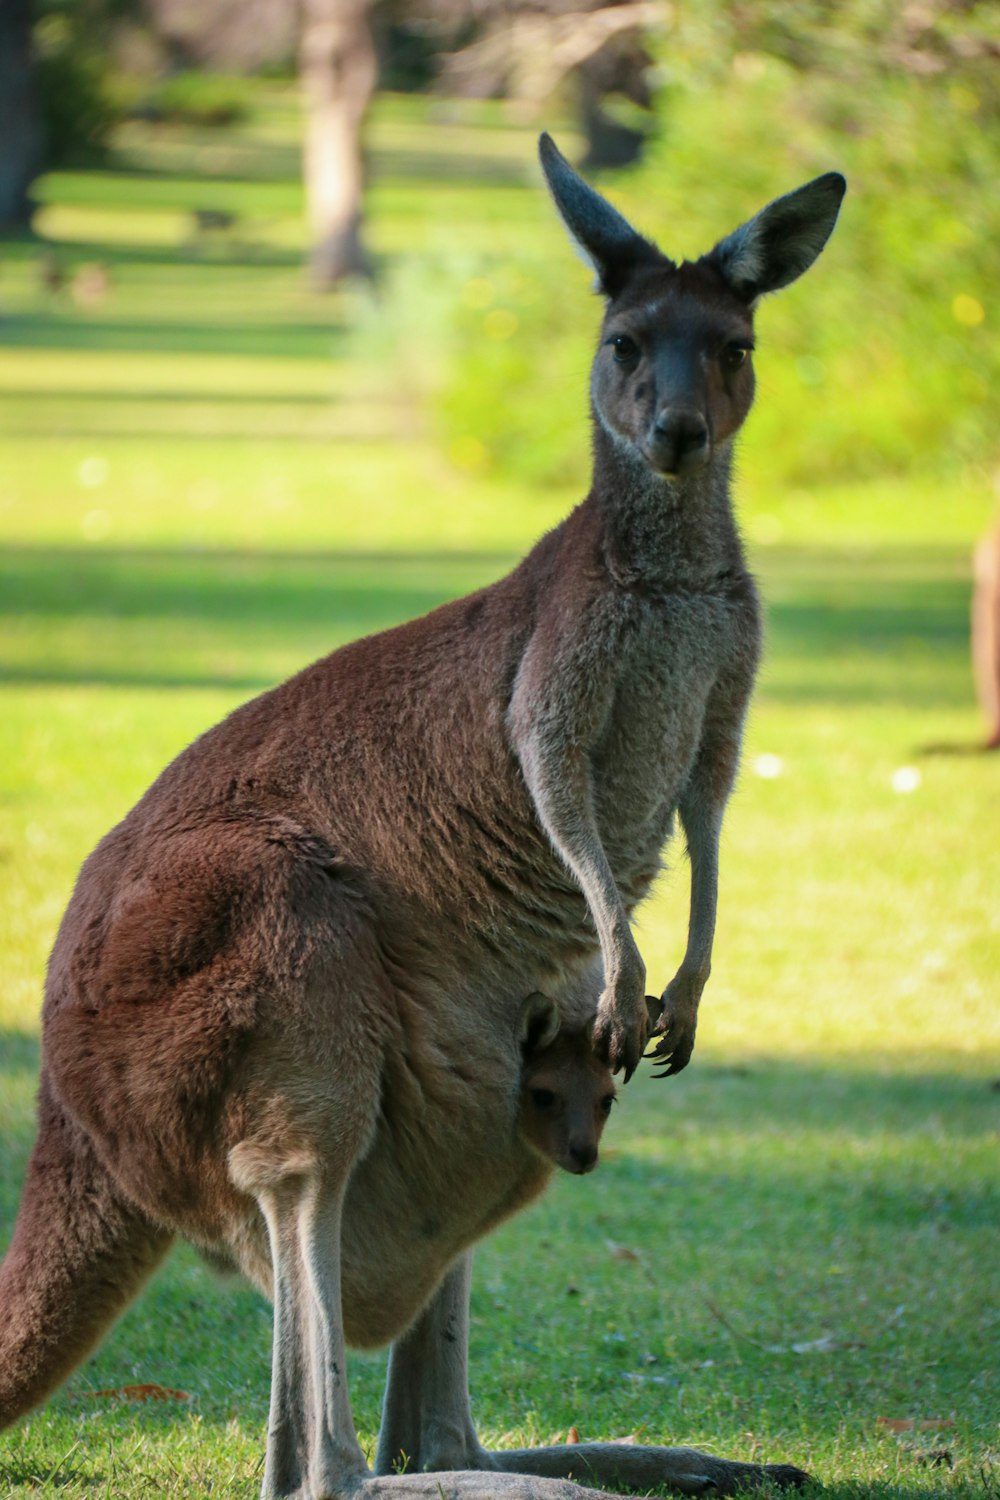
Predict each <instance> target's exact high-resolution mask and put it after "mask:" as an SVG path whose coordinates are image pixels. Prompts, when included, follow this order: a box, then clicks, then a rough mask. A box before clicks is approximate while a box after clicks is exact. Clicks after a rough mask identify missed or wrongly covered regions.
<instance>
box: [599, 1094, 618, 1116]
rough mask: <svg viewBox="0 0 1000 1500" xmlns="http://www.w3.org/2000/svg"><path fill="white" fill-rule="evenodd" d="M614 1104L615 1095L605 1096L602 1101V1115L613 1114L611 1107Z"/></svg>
mask: <svg viewBox="0 0 1000 1500" xmlns="http://www.w3.org/2000/svg"><path fill="white" fill-rule="evenodd" d="M614 1102H615V1096H614V1094H605V1096H604V1098H603V1099H602V1100H601V1114H602V1115H609V1114H610V1113H611V1106H612V1104H614Z"/></svg>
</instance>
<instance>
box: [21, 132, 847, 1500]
mask: <svg viewBox="0 0 1000 1500" xmlns="http://www.w3.org/2000/svg"><path fill="white" fill-rule="evenodd" d="M541 159H542V166H543V168H544V172H545V176H546V179H547V182H548V186H549V189H550V191H551V194H552V198H553V200H554V203H555V206H556V209H557V210H558V212H559V214H560V215H561V217H562V219H563V221H564V223H565V225H566V227H567V228H568V230H569V232H570V234H571V235H572V237H573V238H574V239H575V240H576V241H577V244H578V246H579V247H580V249H581V250H582V251H583V253H584V255H585V256H586V257H587V259H588V260H589V261H590V263H591V265H592V266H593V268H594V271H595V273H596V276H597V283H598V287H599V290H600V291H601V293H602V295H603V298H604V315H603V322H602V326H601V331H600V335H599V340H598V346H597V352H596V355H595V358H594V364H593V369H592V374H591V383H590V403H591V417H592V431H593V478H592V482H591V487H590V490H589V492H588V494H587V497H586V498H585V499H584V500H583V502H582V503H581V504H580V505H579V506H578V507H577V508H576V509H575V510H574V511H573V512H572V514H571V515H569V516H568V517H567V519H566V520H565V521H563V522H562V523H561V525H559V526H557V527H556V528H555V529H554V530H553V531H551V532H550V533H549V534H548V535H547V536H544V537H543V538H542V539H541V541H539V542H538V544H537V545H536V546H535V547H534V549H533V550H532V551H531V552H530V553H529V554H528V556H527V557H526V558H525V559H524V560H523V561H522V562H521V563H520V564H519V566H518V567H516V568H515V569H514V570H513V572H511V573H510V574H509V575H508V576H507V577H504V578H501V579H500V580H499V581H498V582H496V583H494V584H492V585H490V586H489V587H488V588H484V589H481V590H479V591H478V592H477V593H475V594H472V595H470V596H468V597H467V598H463V599H457V600H454V601H453V602H452V603H449V604H446V605H443V606H442V607H441V608H440V609H436V610H434V611H433V612H432V613H431V614H429V615H426V616H425V617H423V618H422V619H418V620H413V621H410V622H409V623H407V624H404V625H401V626H398V627H397V628H395V629H393V630H388V631H384V632H382V633H381V634H378V635H374V636H370V637H368V638H366V639H364V640H359V641H355V642H353V643H352V644H350V645H348V646H345V647H343V648H342V649H340V650H338V651H335V652H333V654H332V655H330V656H328V657H326V658H324V659H323V660H322V661H319V662H316V663H314V664H313V665H312V666H310V667H307V668H306V669H305V670H304V671H303V672H301V673H299V675H298V676H296V677H294V678H292V679H291V680H290V681H289V682H286V683H284V684H283V685H282V686H280V687H277V688H275V689H274V690H273V691H271V692H268V693H265V694H263V695H262V696H261V697H259V698H256V699H254V700H253V701H251V702H249V703H246V704H244V705H243V706H242V707H241V708H239V709H237V710H236V712H235V713H233V714H232V715H231V716H230V717H229V718H228V719H226V720H225V721H224V722H223V723H222V724H219V725H217V726H216V727H215V728H214V729H211V730H209V731H208V733H206V734H204V735H202V736H201V737H200V738H199V739H198V740H196V741H195V742H194V744H192V745H190V746H189V747H188V748H187V749H186V750H185V751H184V752H183V753H182V754H181V755H180V756H178V758H177V759H176V760H175V761H174V762H173V763H172V764H171V765H170V766H168V767H167V769H166V770H165V771H164V772H163V773H162V775H161V776H160V777H159V778H158V780H157V781H156V782H155V783H154V784H153V786H152V787H151V788H150V789H149V791H148V792H147V793H146V794H145V796H144V797H143V798H142V800H141V801H140V802H139V803H138V804H137V806H136V807H135V808H133V810H132V811H131V812H130V813H129V814H128V815H127V816H126V817H125V818H124V819H123V821H122V822H121V823H120V824H119V825H118V826H117V827H116V828H114V829H113V830H112V831H111V832H110V833H109V834H108V835H107V837H106V838H105V839H104V840H103V841H102V842H101V843H100V844H99V845H98V847H97V849H96V850H95V851H94V853H93V854H92V855H91V856H90V858H89V859H88V860H87V861H86V863H85V864H84V866H83V869H82V871H81V873H80V876H79V879H78V881H77V885H76V888H75V890H74V892H73V896H72V899H71V901H70V904H69V907H68V909H67V911H66V914H65V916H64V918H63V921H62V924H61V926H60V929H59V933H58V936H57V938H56V942H55V946H54V948H53V951H52V956H51V960H50V963H49V967H48V974H47V981H46V995H45V1006H44V1013H43V1041H42V1076H41V1084H40V1089H39V1107H38V1135H37V1140H36V1144H35V1147H34V1150H33V1153H32V1157H31V1160H30V1163H29V1166H28V1173H27V1179H26V1182H25V1186H24V1192H23V1195H22V1200H21V1205H20V1208H19V1210H18V1215H17V1220H16V1223H15V1225H14V1230H13V1237H12V1239H11V1242H10V1246H9V1248H8V1250H7V1254H6V1257H5V1259H4V1261H3V1263H2V1265H0V1309H2V1313H3V1316H2V1319H0V1426H3V1425H5V1424H7V1423H10V1422H13V1421H14V1420H15V1419H16V1418H18V1417H20V1416H21V1415H22V1414H23V1413H25V1412H27V1411H28V1410H30V1408H31V1407H33V1406H35V1405H37V1403H38V1402H40V1401H42V1400H44V1399H45V1397H46V1396H47V1395H48V1394H49V1393H50V1392H51V1391H53V1390H54V1389H55V1388H56V1387H57V1386H58V1385H59V1383H60V1382H61V1381H62V1380H64V1379H65V1378H66V1376H67V1375H68V1374H69V1373H70V1371H71V1370H72V1369H73V1368H74V1367H75V1366H76V1365H78V1364H79V1363H80V1361H81V1360H82V1359H84V1358H85V1357H86V1356H87V1354H88V1353H89V1352H90V1350H92V1348H93V1347H94V1345H95V1344H96V1343H97V1341H98V1340H99V1339H100V1338H101V1336H102V1334H103V1333H104V1331H105V1330H106V1329H107V1328H108V1326H109V1325H110V1324H111V1322H112V1321H113V1320H114V1319H115V1317H116V1316H117V1315H118V1314H119V1313H120V1312H121V1310H122V1308H123V1307H124V1306H125V1304H126V1303H127V1302H128V1300H129V1299H130V1298H131V1297H133V1296H134V1295H135V1294H136V1293H137V1292H138V1290H139V1289H140V1288H141V1286H142V1284H143V1282H144V1281H145V1280H146V1278H147V1277H148V1276H149V1275H150V1274H151V1272H152V1271H153V1269H154V1268H155V1267H156V1265H157V1264H158V1263H159V1261H160V1260H161V1259H162V1257H163V1256H164V1254H165V1253H166V1250H167V1248H168V1246H169V1245H170V1243H171V1241H172V1239H173V1238H174V1237H175V1236H177V1235H180V1236H183V1237H186V1238H187V1239H189V1240H191V1241H192V1242H193V1243H195V1244H196V1245H198V1246H200V1247H201V1248H202V1249H204V1250H206V1251H207V1252H210V1253H211V1254H212V1255H215V1256H218V1257H223V1258H225V1259H227V1260H229V1261H230V1262H235V1263H236V1264H237V1265H238V1266H239V1267H240V1268H241V1269H242V1270H243V1272H244V1273H245V1274H246V1275H247V1276H248V1277H249V1278H250V1279H251V1280H252V1281H253V1282H254V1283H255V1284H256V1285H257V1286H258V1287H260V1288H261V1290H262V1291H263V1292H264V1293H266V1294H267V1295H268V1296H269V1297H271V1298H272V1299H273V1302H274V1339H273V1354H272V1366H271V1405H270V1415H269V1418H268V1428H267V1453H266V1459H265V1465H264V1478H263V1495H264V1497H265V1500H278V1497H291V1496H297V1497H301V1500H395V1497H397V1496H398V1497H400V1500H403V1497H414V1500H442V1497H448V1500H452V1497H454V1500H573V1497H579V1496H580V1491H579V1490H578V1489H577V1487H576V1486H575V1485H573V1484H571V1483H570V1482H569V1480H568V1476H569V1475H571V1474H573V1475H576V1476H578V1477H580V1478H582V1479H585V1480H586V1481H587V1482H588V1483H589V1484H592V1485H600V1484H602V1483H607V1484H615V1485H618V1486H624V1487H626V1488H630V1489H633V1490H636V1491H638V1492H640V1493H646V1492H648V1491H649V1490H650V1489H653V1488H655V1487H657V1486H661V1485H668V1486H672V1487H673V1488H674V1489H675V1490H677V1491H679V1492H681V1493H683V1494H690V1495H701V1494H707V1493H712V1494H733V1493H735V1492H736V1491H738V1490H741V1489H743V1488H746V1487H747V1486H748V1485H751V1484H753V1483H755V1482H759V1481H762V1480H765V1479H766V1480H769V1481H770V1482H772V1483H776V1484H779V1485H795V1484H797V1483H799V1482H800V1481H802V1480H803V1479H804V1477H805V1476H804V1475H803V1474H802V1471H801V1470H799V1469H797V1468H793V1467H791V1466H788V1465H782V1464H771V1465H768V1464H752V1463H751V1464H748V1463H738V1462H735V1461H731V1460H727V1459H722V1458H717V1457H714V1456H712V1455H709V1454H705V1453H700V1452H696V1451H695V1450H692V1449H689V1448H674V1447H661V1446H651V1447H638V1446H635V1447H632V1446H622V1445H619V1444H614V1443H608V1444H605V1443H582V1444H576V1445H571V1446H565V1447H563V1446H556V1447H546V1448H532V1449H502V1450H497V1451H490V1450H487V1449H486V1448H484V1447H483V1446H482V1444H481V1443H480V1442H479V1439H478V1437H477V1434H476V1429H475V1426H474V1424H473V1419H472V1414H471V1408H470V1403H469V1396H468V1379H467V1376H468V1368H467V1367H468V1358H467V1350H468V1333H469V1310H468V1304H469V1289H470V1279H471V1255H472V1247H473V1245H474V1244H475V1242H476V1241H477V1240H478V1239H480V1238H482V1236H483V1235H484V1234H486V1233H488V1232H489V1230H490V1229H492V1228H493V1227H494V1226H495V1225H496V1224H498V1223H499V1222H500V1221H501V1220H502V1219H504V1218H505V1217H507V1216H508V1215H509V1214H511V1213H513V1212H515V1211H516V1210H517V1209H518V1208H520V1207H521V1206H523V1205H524V1204H525V1203H527V1202H528V1201H529V1200H530V1199H531V1198H532V1197H533V1196H534V1195H535V1194H536V1193H537V1192H538V1191H539V1190H540V1189H541V1187H543V1186H544V1184H545V1182H546V1181H547V1180H548V1178H549V1177H550V1176H551V1173H552V1169H553V1166H554V1165H556V1164H557V1165H559V1166H560V1167H563V1168H565V1169H566V1170H568V1171H570V1172H574V1173H578V1174H579V1173H583V1172H586V1171H587V1170H589V1168H590V1167H592V1166H593V1165H594V1163H595V1162H596V1159H597V1149H598V1144H599V1140H600V1135H601V1131H602V1129H603V1125H604V1120H605V1118H606V1115H607V1111H608V1110H609V1109H610V1107H611V1101H612V1099H613V1094H614V1088H613V1083H612V1074H617V1073H620V1074H622V1075H623V1076H624V1079H625V1081H626V1082H627V1080H628V1078H629V1077H630V1076H631V1074H632V1073H633V1072H634V1070H635V1068H636V1066H637V1065H638V1062H639V1059H640V1057H641V1055H642V1052H643V1048H644V1046H645V1045H646V1043H647V1040H648V1039H649V1037H650V1035H651V1036H652V1039H653V1049H652V1052H653V1056H654V1057H655V1059H656V1060H657V1062H658V1063H659V1064H660V1065H661V1067H662V1070H663V1072H664V1073H665V1074H669V1073H676V1072H678V1071H679V1070H680V1069H681V1068H683V1067H685V1066H686V1065H687V1063H688V1061H689V1059H690V1057H691V1053H692V1049H693V1047H694V1040H695V1028H696V1024H697V1016H698V1005H699V1000H700V998H701V993H702V990H703V988H704V986H705V983H706V980H707V979H708V975H709V969H710V965H711V959H712V944H713V937H714V932H715V919H716V895H717V883H718V864H719V833H720V829H721V826H722V819H723V813H724V809H725V806H726V801H727V798H728V796H729V793H730V790H731V788H732V785H733V780H734V777H735V775H736V770H737V762H738V759H739V753H740V741H741V736H742V730H743V722H744V717H745V714H746V708H747V702H748V699H749V696H750V692H751V688H752V685H753V679H754V674H755V671H756V668H757V661H758V656H759V653H760V619H759V607H758V601H757V593H756V590H755V587H754V583H753V580H752V579H751V577H750V575H749V573H748V571H747V567H746V562H745V559H744V554H743V548H742V545H741V542H740V537H739V534H738V531H737V527H736V524H735V521H734V518H733V512H732V501H731V495H730V468H731V456H732V444H733V440H734V438H735V436H736V434H737V432H738V431H739V428H740V426H741V424H742V422H743V420H744V418H745V416H746V414H747V412H748V411H749V409H750V404H751V401H752V398H753V390H754V376H753V342H754V340H753V325H754V310H755V308H756V306H757V303H758V300H759V299H760V298H761V297H762V296H763V295H765V294H766V293H768V292H771V291H774V290H776V289H777V288H779V287H783V286H785V285H786V284H787V283H788V282H791V281H794V280H795V279H796V277H798V276H799V275H801V273H802V272H803V271H805V270H806V269H807V268H808V267H809V266H810V265H811V264H812V262H813V261H814V260H815V258H816V257H817V256H818V255H819V253H820V251H821V250H822V248H823V246H824V244H825V243H826V241H827V238H828V236H829V235H830V233H831V231H832V229H833V226H834V223H835V221H836V218H837V212H838V209H839V206H840V201H841V197H842V195H843V192H844V181H843V178H841V177H839V176H838V175H837V174H836V173H828V174H827V175H826V176H823V177H818V178H816V180H815V181H813V182H810V183H807V184H806V186H805V187H801V188H799V189H798V190H797V191H795V192H792V193H789V194H788V195H787V196H785V197H782V198H778V199H777V200H775V201H774V202H773V203H770V204H768V205H767V206H766V207H765V208H763V209H761V211H760V212H759V213H757V214H756V215H755V217H753V218H751V219H749V220H748V221H747V222H746V223H744V224H743V225H742V226H741V227H740V228H738V229H736V230H735V231H733V232H732V233H731V234H729V235H727V236H726V237H725V238H723V239H722V240H720V241H719V243H718V244H717V245H716V246H715V247H714V248H713V249H712V250H710V251H709V252H708V253H707V254H706V255H703V256H702V257H701V258H700V259H699V260H697V261H694V262H684V263H682V264H677V263H676V262H674V261H673V260H671V259H670V258H669V257H668V256H667V255H665V254H664V253H663V252H662V251H660V250H659V249H657V247H656V246H655V245H653V244H652V243H651V242H650V241H649V240H647V239H645V238H643V237H642V236H641V235H640V234H639V233H637V231H636V230H634V229H633V228H632V227H631V225H630V224H628V223H627V222H626V220H625V219H624V218H622V216H621V215H620V214H619V213H618V212H617V210H616V209H614V208H613V207H612V206H611V205H610V204H609V203H608V202H607V201H606V200H605V199H604V198H602V197H601V196H600V194H598V193H597V192H595V191H594V190H593V189H592V188H591V187H589V186H588V185H587V184H586V183H585V182H584V181H583V179H582V178H581V177H579V176H578V175H577V173H576V172H575V171H574V170H573V169H572V168H571V167H570V166H569V164H568V163H567V162H566V161H565V160H564V158H563V157H562V156H561V155H560V153H559V151H558V150H557V149H556V147H555V145H554V144H553V142H552V141H551V140H550V139H549V137H548V136H543V137H542V140H541ZM677 818H679V819H680V822H681V824H682V826H683V830H684V834H685V837H686V842H687V848H688V852H689V854H690V862H691V903H690V918H689V924H688V935H687V946H686V949H685V952H684V956H683V958H682V960H681V963H680V967H679V969H678V971H677V973H676V974H675V975H674V976H673V978H672V979H671V980H670V981H669V983H668V984H666V986H665V988H664V989H663V991H662V993H661V994H659V995H658V996H657V998H656V999H655V1000H654V1001H653V1002H652V1015H650V1011H649V1009H648V1008H647V999H646V983H645V980H646V975H645V968H644V965H643V962H642V959H641V957H640V955H639V951H638V948H637V947H636V943H635V939H634V937H633V935H632V927H631V919H632V916H633V913H634V911H635V909H636V907H637V905H638V903H639V902H640V901H641V900H642V899H643V897H644V896H645V895H646V894H647V892H648V891H649V889H650V886H651V885H652V883H653V880H654V879H655V877H656V874H657V872H658V870H659V868H660V863H661V858H662V854H663V850H664V848H665V846H666V844H667V842H668V840H669V838H670V836H671V833H672V831H673V828H674V824H675V819H677ZM525 996H528V997H530V999H529V1001H528V1002H527V1003H526V1002H525V998H524V997H525ZM528 1315H529V1316H530V1313H529V1314H528ZM349 1344H353V1345H357V1346H362V1347H365V1346H367V1347H371V1346H375V1345H390V1346H391V1347H390V1353H389V1362H388V1373H387V1379H386V1389H385V1398H384V1403H383V1409H382V1419H381V1428H380V1432H379V1440H378V1447H377V1452H376V1456H375V1461H374V1465H373V1466H372V1467H370V1466H369V1464H368V1462H367V1461H366V1458H365V1455H364V1453H363V1452H362V1449H361V1446H360V1444H359V1442H358V1439H357V1436H356V1433H355V1429H354V1422H353V1418H352V1414H351V1406H350V1401H349V1395H348V1389H347V1379H346V1364H345V1349H346V1347H347V1345H349ZM402 1469H405V1471H406V1472H400V1471H401V1470H402ZM587 1493H588V1494H593V1493H594V1492H593V1491H588V1492H587Z"/></svg>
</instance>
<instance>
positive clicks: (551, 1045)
mask: <svg viewBox="0 0 1000 1500" xmlns="http://www.w3.org/2000/svg"><path fill="white" fill-rule="evenodd" d="M653 1007H654V1009H655V1012H656V1015H657V1016H658V1014H659V1009H660V1007H659V1002H658V1001H656V1002H653ZM647 1009H648V1007H647ZM591 1019H592V1018H591ZM654 1019H655V1017H654V1016H653V1015H652V1014H651V1015H650V1022H651V1023H652V1022H653V1021H654ZM590 1031H591V1027H590V1023H589V1022H588V1023H587V1024H584V1025H583V1026H579V1027H577V1028H576V1029H575V1030H573V1031H569V1030H567V1029H566V1028H565V1027H564V1026H562V1024H561V1020H560V1016H559V1011H558V1010H557V1009H556V1006H555V1005H554V1004H553V1002H552V1001H551V1000H550V999H548V998H547V997H546V996H544V995H529V997H528V999H527V1000H526V1001H525V1002H524V1006H523V1007H522V1010H521V1029H520V1035H521V1053H522V1056H523V1057H524V1068H523V1071H522V1074H521V1094H520V1100H521V1103H520V1109H519V1111H518V1119H517V1128H518V1132H519V1134H520V1136H521V1138H522V1140H525V1141H527V1143H528V1144H529V1145H530V1146H532V1147H533V1148H534V1150H535V1151H537V1153H538V1155H539V1157H540V1158H542V1160H544V1161H547V1162H550V1163H552V1164H553V1165H555V1166H557V1167H562V1169H563V1171H564V1172H574V1173H576V1174H577V1175H580V1174H582V1173H584V1172H592V1171H593V1169H594V1168H595V1167H596V1166H597V1153H598V1147H599V1145H600V1142H601V1136H602V1134H603V1132H604V1127H605V1125H606V1124H607V1123H608V1116H609V1115H610V1114H611V1108H612V1106H613V1104H614V1102H615V1081H614V1077H613V1076H612V1073H611V1070H610V1068H609V1067H608V1065H607V1063H606V1062H604V1061H603V1060H602V1059H601V1058H600V1057H598V1056H597V1054H596V1053H595V1052H594V1048H593V1044H592V1042H591V1037H590ZM550 1176H551V1173H550V1172H549V1171H546V1173H545V1176H544V1178H540V1186H539V1191H540V1190H541V1187H543V1186H544V1185H545V1183H546V1182H547V1181H548V1179H549V1177H550Z"/></svg>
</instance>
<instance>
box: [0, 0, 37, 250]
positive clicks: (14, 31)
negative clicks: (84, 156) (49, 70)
mask: <svg viewBox="0 0 1000 1500" xmlns="http://www.w3.org/2000/svg"><path fill="white" fill-rule="evenodd" d="M31 31H32V4H31V0H0V229H6V228H12V227H15V226H17V225H21V224H26V223H27V222H28V219H29V217H30V214H31V200H30V198H29V195H28V189H29V188H30V186H31V183H32V181H33V179H34V177H35V175H36V173H37V172H38V170H39V168H40V166H41V163H42V124H41V116H40V114H39V110H38V99H37V96H36V93H35V87H34V76H33V71H32V67H31Z"/></svg>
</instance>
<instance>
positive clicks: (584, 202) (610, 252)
mask: <svg viewBox="0 0 1000 1500" xmlns="http://www.w3.org/2000/svg"><path fill="white" fill-rule="evenodd" d="M538 155H539V157H540V159H541V163H542V170H543V171H544V173H545V180H546V182H547V183H548V185H549V191H550V192H551V194H552V197H553V200H554V202H555V205H556V208H557V209H558V210H559V214H560V216H561V218H562V221H563V223H564V224H565V225H566V228H567V229H568V230H569V232H570V236H571V237H572V239H573V241H574V244H575V245H576V248H577V249H578V250H579V251H580V253H581V255H582V256H583V258H584V260H585V261H586V262H587V264H588V265H590V266H593V268H594V270H595V271H596V273H597V285H598V289H599V290H600V291H602V292H603V293H604V295H605V296H606V297H614V296H617V294H618V293H619V292H620V291H621V289H622V287H623V286H624V284H625V282H626V280H627V279H628V276H629V274H630V272H631V271H632V270H633V269H634V268H635V266H636V265H639V264H647V265H651V264H654V263H655V262H657V261H659V262H661V263H662V262H664V261H666V256H664V255H662V254H661V253H660V251H659V250H657V248H656V246H655V245H653V244H651V243H650V242H649V240H646V239H643V237H642V235H641V234H639V233H638V231H637V230H635V229H633V228H632V226H631V224H630V223H629V222H628V220H627V219H624V218H623V217H622V215H621V214H620V213H619V212H618V210H617V209H616V208H612V207H611V204H610V203H609V202H608V201H607V199H606V198H602V197H601V195H600V193H598V192H596V191H595V190H594V188H592V187H591V186H590V185H589V183H586V182H584V180H583V178H582V177H581V176H580V174H579V173H578V172H574V170H573V168H572V167H571V166H570V164H569V162H568V161H567V160H566V158H565V157H564V156H563V154H562V152H561V151H560V150H559V148H558V146H557V145H556V143H555V141H554V140H553V139H552V137H551V136H550V135H548V134H543V135H541V136H540V137H539V139H538ZM668 264H669V262H668Z"/></svg>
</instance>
